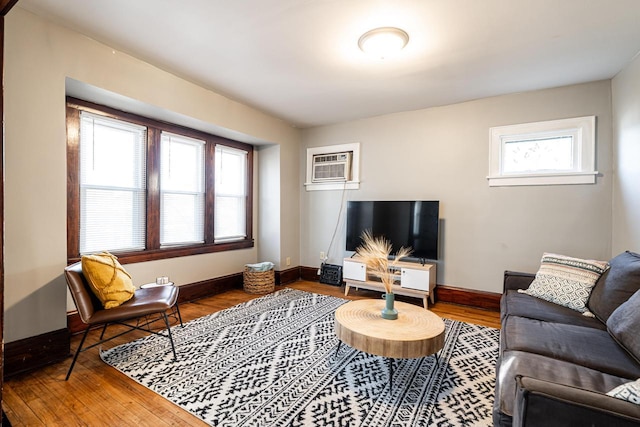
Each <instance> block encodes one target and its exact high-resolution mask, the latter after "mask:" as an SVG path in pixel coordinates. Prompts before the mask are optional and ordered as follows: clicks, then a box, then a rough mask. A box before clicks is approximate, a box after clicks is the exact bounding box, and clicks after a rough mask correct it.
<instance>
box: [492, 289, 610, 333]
mask: <svg viewBox="0 0 640 427" xmlns="http://www.w3.org/2000/svg"><path fill="white" fill-rule="evenodd" d="M507 316H520V317H528V318H530V319H538V320H545V321H547V322H555V323H567V324H571V325H577V326H585V327H589V328H595V329H601V330H606V329H607V326H606V325H605V324H604V323H603V322H601V321H600V320H598V319H596V318H593V317H587V316H583V315H582V314H581V313H580V312H577V311H575V310H572V309H570V308H567V307H563V306H561V305H558V304H554V303H552V302H549V301H545V300H543V299H540V298H536V297H532V296H531V295H527V294H523V293H520V292H516V291H515V290H512V291H507V292H506V293H505V294H504V295H502V298H501V300H500V317H501V319H500V320H501V321H504V319H505V318H506V317H507Z"/></svg>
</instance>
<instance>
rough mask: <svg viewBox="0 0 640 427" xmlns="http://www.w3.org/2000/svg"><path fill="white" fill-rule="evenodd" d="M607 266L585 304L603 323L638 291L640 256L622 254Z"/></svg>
mask: <svg viewBox="0 0 640 427" xmlns="http://www.w3.org/2000/svg"><path fill="white" fill-rule="evenodd" d="M609 266H610V267H609V270H607V271H606V272H605V273H604V274H603V275H602V276H601V277H600V279H599V280H598V282H597V283H596V285H595V286H594V287H593V290H592V291H591V297H590V298H589V302H588V303H587V306H588V307H589V310H590V311H591V312H592V313H593V314H595V315H596V317H597V318H598V319H600V320H602V321H603V322H606V321H607V319H608V318H609V316H611V313H613V311H614V310H615V309H616V308H618V306H620V304H622V303H623V302H625V301H626V300H628V299H629V298H631V295H633V294H634V293H635V292H636V291H637V290H638V289H640V255H638V254H636V253H633V252H629V251H626V252H623V253H621V254H620V255H618V256H616V257H615V258H613V259H611V261H609Z"/></svg>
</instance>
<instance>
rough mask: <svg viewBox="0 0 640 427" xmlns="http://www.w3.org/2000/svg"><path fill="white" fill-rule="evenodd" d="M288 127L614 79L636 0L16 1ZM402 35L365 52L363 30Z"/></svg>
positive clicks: (632, 50) (635, 43) (638, 32)
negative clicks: (393, 48)
mask: <svg viewBox="0 0 640 427" xmlns="http://www.w3.org/2000/svg"><path fill="white" fill-rule="evenodd" d="M18 7H22V8H24V9H27V10H30V11H32V12H34V13H36V14H38V15H42V16H44V17H47V18H49V19H51V20H53V21H55V22H57V23H60V24H62V25H64V26H66V27H69V28H71V29H74V30H76V31H79V32H80V33H83V34H86V35H87V36H89V37H91V38H93V39H95V40H98V41H100V42H103V43H105V44H107V45H109V46H111V47H113V48H115V49H118V50H121V51H123V52H126V53H129V54H131V55H133V56H135V57H137V58H140V59H143V60H145V61H147V62H149V63H151V64H154V65H155V66H157V67H160V68H162V69H164V70H166V71H169V72H172V73H174V74H176V75H178V76H181V77H183V78H185V79H187V80H190V81H192V82H195V83H197V84H199V85H201V86H204V87H206V88H210V89H212V90H214V91H216V92H218V93H221V94H224V95H226V96H228V97H230V98H232V99H235V100H238V101H241V102H243V103H246V104H248V105H252V106H254V107H257V108H259V109H261V110H263V111H266V112H268V113H270V114H273V115H275V116H277V117H280V118H282V119H284V120H286V121H288V122H289V123H291V124H292V125H295V126H299V127H310V126H316V125H323V124H329V123H337V122H343V121H348V120H354V119H358V118H363V117H370V116H375V115H380V114H386V113H392V112H399V111H408V110H415V109H421V108H427V107H432V106H437V105H446V104H452V103H456V102H461V101H467V100H471V99H477V98H484V97H488V96H494V95H501V94H506V93H513V92H521V91H528V90H536V89H541V88H549V87H556V86H564V85H568V84H574V83H582V82H588V81H594V80H601V79H608V78H611V77H613V76H615V74H616V73H617V72H619V71H620V70H621V69H622V68H623V67H624V66H625V65H626V64H628V63H629V62H630V61H631V60H632V58H633V57H634V56H635V55H636V53H638V51H640V0H181V1H176V0H20V1H19V2H18ZM379 26H395V27H400V28H402V29H404V30H405V31H406V32H407V33H409V36H410V40H409V44H408V45H407V47H406V48H405V49H404V50H403V51H402V52H401V53H400V54H399V55H398V56H396V57H395V58H389V59H385V60H381V59H376V58H370V57H367V56H366V55H365V54H364V53H362V52H361V51H359V50H358V46H357V41H358V38H359V37H360V35H361V34H362V33H364V32H366V31H367V30H370V29H372V28H375V27H379Z"/></svg>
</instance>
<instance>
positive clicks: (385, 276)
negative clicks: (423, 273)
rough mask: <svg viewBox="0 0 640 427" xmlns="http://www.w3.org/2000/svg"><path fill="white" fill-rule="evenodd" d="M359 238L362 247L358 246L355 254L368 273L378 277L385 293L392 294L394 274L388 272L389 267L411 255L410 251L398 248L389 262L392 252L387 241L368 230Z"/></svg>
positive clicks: (409, 249)
mask: <svg viewBox="0 0 640 427" xmlns="http://www.w3.org/2000/svg"><path fill="white" fill-rule="evenodd" d="M361 238H362V245H360V246H358V248H357V249H356V254H357V255H358V257H359V258H360V260H362V261H363V262H364V263H365V264H366V266H367V269H368V270H369V271H371V272H372V273H373V274H374V275H376V276H378V277H380V280H381V281H382V284H383V285H384V289H385V291H386V292H387V293H388V294H390V293H392V290H391V286H392V285H393V276H394V273H393V272H392V271H390V270H389V267H393V266H395V265H396V264H397V263H398V261H400V260H401V259H402V258H406V257H408V256H409V255H411V252H413V251H412V249H411V248H400V249H399V250H398V252H396V253H395V254H394V258H393V259H392V260H389V257H390V256H391V250H392V246H391V242H390V241H389V240H387V239H386V238H385V237H383V236H376V237H374V236H373V234H371V231H370V230H365V231H364V232H363V233H362V236H361Z"/></svg>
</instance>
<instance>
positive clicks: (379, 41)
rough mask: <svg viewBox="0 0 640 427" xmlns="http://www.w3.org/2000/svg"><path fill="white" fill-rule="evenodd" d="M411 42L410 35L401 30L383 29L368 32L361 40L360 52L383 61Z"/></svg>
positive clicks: (359, 41) (359, 40)
mask: <svg viewBox="0 0 640 427" xmlns="http://www.w3.org/2000/svg"><path fill="white" fill-rule="evenodd" d="M408 42H409V34H407V33H406V32H404V31H402V30H401V29H400V28H394V27H381V28H375V29H373V30H370V31H367V32H366V33H364V34H363V35H362V36H360V39H358V46H359V47H360V50H362V51H363V52H365V53H369V54H372V55H375V56H378V57H380V58H382V59H384V58H386V57H388V56H389V55H392V54H394V53H397V52H399V51H400V50H402V48H404V47H405V46H406V45H407V43H408Z"/></svg>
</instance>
